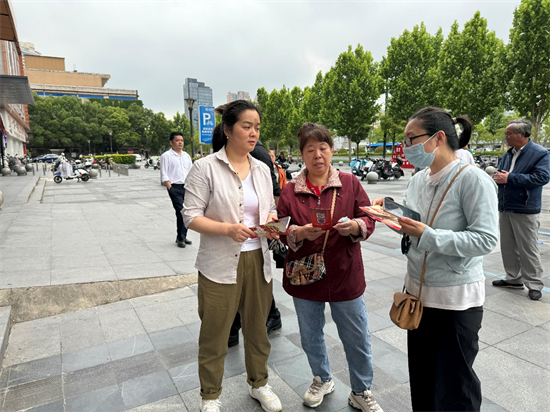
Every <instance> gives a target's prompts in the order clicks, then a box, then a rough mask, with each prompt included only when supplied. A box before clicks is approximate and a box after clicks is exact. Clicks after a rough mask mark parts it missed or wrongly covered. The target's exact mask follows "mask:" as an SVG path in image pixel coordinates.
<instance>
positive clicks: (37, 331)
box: [2, 322, 61, 367]
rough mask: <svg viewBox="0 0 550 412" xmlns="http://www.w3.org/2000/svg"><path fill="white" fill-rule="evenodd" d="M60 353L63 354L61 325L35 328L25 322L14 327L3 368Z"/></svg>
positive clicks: (32, 324) (31, 323) (30, 323)
mask: <svg viewBox="0 0 550 412" xmlns="http://www.w3.org/2000/svg"><path fill="white" fill-rule="evenodd" d="M59 353H61V338H60V335H59V324H57V325H55V324H53V325H43V326H42V325H41V326H37V327H34V323H33V322H23V323H19V324H15V325H14V326H13V327H12V330H11V333H10V340H9V344H8V347H7V348H6V352H5V355H4V356H5V357H4V361H3V363H2V366H3V367H7V366H11V365H16V364H20V363H25V362H29V361H33V360H36V359H42V358H47V357H50V356H55V355H58V354H59Z"/></svg>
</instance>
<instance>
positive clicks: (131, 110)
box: [126, 103, 153, 147]
mask: <svg viewBox="0 0 550 412" xmlns="http://www.w3.org/2000/svg"><path fill="white" fill-rule="evenodd" d="M126 114H127V115H128V120H129V121H130V130H131V131H132V132H134V133H136V134H137V135H138V136H139V145H140V146H141V147H145V143H146V142H147V134H146V131H147V128H148V127H149V124H150V123H151V119H152V117H153V111H152V110H151V109H147V108H145V107H143V105H139V104H136V103H132V104H131V105H130V106H129V107H128V108H127V109H126Z"/></svg>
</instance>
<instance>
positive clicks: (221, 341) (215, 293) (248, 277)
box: [198, 249, 273, 399]
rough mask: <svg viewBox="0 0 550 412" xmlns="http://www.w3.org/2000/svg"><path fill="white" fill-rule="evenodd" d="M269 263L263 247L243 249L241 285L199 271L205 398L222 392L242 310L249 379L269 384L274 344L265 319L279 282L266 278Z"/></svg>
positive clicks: (201, 368) (201, 373) (201, 374)
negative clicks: (231, 339) (235, 322)
mask: <svg viewBox="0 0 550 412" xmlns="http://www.w3.org/2000/svg"><path fill="white" fill-rule="evenodd" d="M263 262H264V258H263V255H262V250H261V249H258V250H253V251H250V252H242V253H241V256H240V259H239V265H238V267H237V283H236V284H221V283H216V282H212V281H211V280H209V279H207V278H206V277H205V276H203V275H202V274H201V273H199V285H198V286H199V287H198V298H199V316H200V318H201V322H202V323H201V330H200V335H199V379H200V383H201V397H202V398H203V399H217V398H218V397H219V396H220V394H221V392H222V379H223V371H224V362H225V356H226V355H227V340H228V339H229V330H230V328H231V324H232V323H233V320H234V319H235V315H236V314H237V311H238V312H239V313H240V315H241V323H242V331H243V337H244V354H245V365H246V374H247V376H248V379H247V382H248V384H249V385H251V386H252V387H254V388H259V387H261V386H264V385H266V384H267V358H268V357H269V353H270V350H271V344H270V343H269V339H268V337H267V330H266V326H265V323H266V321H267V315H268V313H269V308H270V306H271V300H272V294H273V282H270V283H267V282H266V281H265V278H264V273H263Z"/></svg>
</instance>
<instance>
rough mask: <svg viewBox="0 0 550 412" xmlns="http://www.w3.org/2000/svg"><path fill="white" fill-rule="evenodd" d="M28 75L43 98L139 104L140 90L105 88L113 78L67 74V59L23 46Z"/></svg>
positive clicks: (31, 46)
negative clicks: (69, 98)
mask: <svg viewBox="0 0 550 412" xmlns="http://www.w3.org/2000/svg"><path fill="white" fill-rule="evenodd" d="M22 50H23V57H24V61H25V73H26V74H27V76H28V78H29V82H30V84H31V89H32V90H33V91H34V92H35V93H36V94H38V95H39V96H41V97H45V96H54V97H59V96H76V97H79V98H81V99H83V100H85V99H116V100H137V99H138V97H139V96H138V92H137V90H130V89H110V88H107V87H105V84H106V83H107V82H108V81H109V79H110V78H111V76H110V75H109V74H100V73H82V72H77V71H76V70H74V71H66V70H65V58H64V57H53V56H43V55H41V54H40V53H39V52H37V51H36V50H35V48H34V45H33V44H32V43H22Z"/></svg>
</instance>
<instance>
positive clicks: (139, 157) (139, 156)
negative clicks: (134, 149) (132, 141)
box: [134, 154, 141, 162]
mask: <svg viewBox="0 0 550 412" xmlns="http://www.w3.org/2000/svg"><path fill="white" fill-rule="evenodd" d="M134 156H135V157H136V162H141V155H138V154H134Z"/></svg>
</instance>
